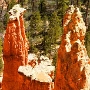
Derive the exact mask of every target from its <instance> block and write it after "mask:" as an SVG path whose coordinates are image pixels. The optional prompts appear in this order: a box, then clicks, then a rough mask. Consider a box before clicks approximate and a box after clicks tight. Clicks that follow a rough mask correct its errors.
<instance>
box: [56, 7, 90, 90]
mask: <svg viewBox="0 0 90 90" xmlns="http://www.w3.org/2000/svg"><path fill="white" fill-rule="evenodd" d="M63 30H64V31H63V36H62V42H61V45H60V47H59V50H58V60H57V68H56V78H55V89H54V90H90V59H89V57H88V55H87V51H86V48H85V45H84V37H85V32H86V27H85V23H84V21H83V19H82V15H81V12H80V11H79V8H77V7H76V8H74V7H73V6H70V7H69V9H68V10H67V12H66V13H65V15H64V19H63Z"/></svg>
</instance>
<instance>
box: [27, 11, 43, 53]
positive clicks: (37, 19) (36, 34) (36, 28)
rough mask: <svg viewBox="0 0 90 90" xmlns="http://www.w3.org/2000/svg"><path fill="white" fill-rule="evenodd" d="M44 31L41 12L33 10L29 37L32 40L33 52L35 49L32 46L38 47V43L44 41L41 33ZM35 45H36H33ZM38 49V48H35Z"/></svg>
mask: <svg viewBox="0 0 90 90" xmlns="http://www.w3.org/2000/svg"><path fill="white" fill-rule="evenodd" d="M41 32H42V20H41V16H40V13H39V12H33V14H32V16H31V19H30V26H29V30H28V34H29V35H28V36H29V37H28V38H29V40H30V45H31V49H30V50H31V51H32V52H33V51H34V49H32V47H35V48H36V45H38V44H40V43H41V42H42V38H41V37H42V35H41V34H40V33H41ZM33 45H34V46H33ZM35 50H36V49H35Z"/></svg>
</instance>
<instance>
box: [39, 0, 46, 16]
mask: <svg viewBox="0 0 90 90" xmlns="http://www.w3.org/2000/svg"><path fill="white" fill-rule="evenodd" d="M39 11H40V13H41V16H44V15H46V0H40V4H39Z"/></svg>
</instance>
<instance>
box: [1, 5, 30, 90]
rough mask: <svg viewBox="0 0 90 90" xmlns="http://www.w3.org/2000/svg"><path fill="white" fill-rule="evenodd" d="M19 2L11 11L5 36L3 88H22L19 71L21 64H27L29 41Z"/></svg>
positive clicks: (7, 89) (15, 89)
mask: <svg viewBox="0 0 90 90" xmlns="http://www.w3.org/2000/svg"><path fill="white" fill-rule="evenodd" d="M24 11H25V9H23V8H21V7H20V6H19V5H18V4H17V5H15V6H14V7H13V8H12V9H11V10H10V11H9V13H10V17H9V22H8V24H7V29H6V33H5V37H4V44H3V60H4V72H3V73H4V74H3V82H2V90H21V89H20V88H21V87H22V80H23V79H22V78H23V77H22V76H21V75H19V73H18V68H19V66H21V65H27V57H28V41H27V38H26V35H25V27H24V20H23V12H24Z"/></svg>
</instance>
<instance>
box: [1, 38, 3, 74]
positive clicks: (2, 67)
mask: <svg viewBox="0 0 90 90" xmlns="http://www.w3.org/2000/svg"><path fill="white" fill-rule="evenodd" d="M2 68H3V62H2V40H1V38H0V73H1V72H2Z"/></svg>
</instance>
